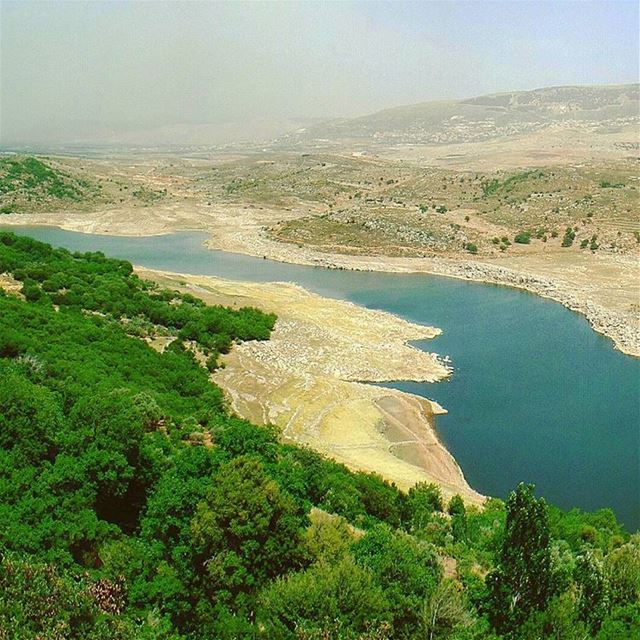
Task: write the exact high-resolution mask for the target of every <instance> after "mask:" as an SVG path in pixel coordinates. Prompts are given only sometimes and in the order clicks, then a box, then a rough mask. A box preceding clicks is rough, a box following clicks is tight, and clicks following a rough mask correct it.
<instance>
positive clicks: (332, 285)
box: [13, 227, 640, 529]
mask: <svg viewBox="0 0 640 640" xmlns="http://www.w3.org/2000/svg"><path fill="white" fill-rule="evenodd" d="M13 230H14V231H17V232H20V233H28V234H29V235H31V236H33V237H35V238H37V239H39V240H43V241H45V242H50V243H52V244H54V245H59V246H65V247H68V248H69V249H72V250H78V251H104V252H105V253H106V254H107V255H111V256H115V257H120V258H126V259H127V260H130V261H132V262H134V263H135V264H139V265H143V266H147V267H152V268H156V269H166V270H170V271H176V272H182V273H194V274H206V275H217V276H221V277H225V278H231V279H237V280H252V281H258V282H266V281H273V280H280V281H290V282H296V283H298V284H301V285H302V286H304V287H306V288H308V289H310V290H312V291H315V292H317V293H320V294H322V295H325V296H332V297H336V298H343V299H346V300H351V301H353V302H356V303H358V304H361V305H363V306H365V307H370V308H374V309H383V310H385V311H390V312H391V313H395V314H397V315H399V316H402V317H403V318H406V319H407V320H411V321H414V322H418V323H422V324H428V325H434V326H437V327H440V328H441V329H443V332H444V333H443V335H442V336H440V337H438V338H436V339H435V340H428V341H424V342H419V343H416V344H417V346H418V347H420V348H423V349H425V350H429V351H435V352H437V353H439V354H441V355H448V356H450V357H451V359H452V362H453V367H454V374H453V377H452V378H451V380H450V381H445V382H441V383H438V384H422V383H413V382H398V383H393V384H390V385H388V386H393V387H395V388H398V389H402V390H404V391H410V392H412V393H416V394H419V395H422V396H425V397H428V398H432V399H434V400H437V401H438V402H439V403H440V404H442V405H443V406H444V407H446V408H447V409H448V410H449V414H448V415H446V416H442V417H439V418H438V431H439V433H440V436H441V438H442V440H443V442H444V443H445V444H446V446H447V448H448V449H449V450H450V451H451V453H452V454H453V455H454V456H455V458H456V460H457V461H458V462H459V464H460V466H461V467H462V469H463V471H464V473H465V476H466V478H467V480H468V481H469V483H470V484H471V485H472V486H473V487H474V488H476V489H477V490H478V491H480V492H482V493H485V494H490V495H495V496H500V497H503V498H504V497H505V496H506V495H507V494H508V492H509V491H510V490H511V489H512V488H513V487H514V486H515V485H516V484H517V483H518V482H519V481H521V480H524V481H527V482H533V483H535V484H536V485H537V488H538V493H539V494H542V495H544V496H545V497H546V498H547V499H548V500H549V501H550V502H553V503H555V504H557V505H558V506H560V507H562V508H565V509H568V508H571V507H580V508H582V509H586V510H594V509H598V508H600V507H605V506H609V507H612V508H613V509H614V510H615V511H616V514H617V515H618V517H619V518H620V519H622V520H623V522H624V523H625V524H626V526H627V527H628V528H630V529H636V528H638V527H639V526H640V361H639V360H636V359H634V358H631V357H629V356H625V355H623V354H621V353H619V352H616V351H614V349H613V345H612V343H611V341H610V340H608V339H606V338H604V337H602V336H600V335H599V334H596V333H595V332H594V331H593V330H591V328H590V327H589V325H588V323H587V321H586V320H585V319H584V318H583V317H582V316H579V315H577V314H575V313H572V312H570V311H568V310H567V309H565V308H564V307H562V306H561V305H560V304H557V303H555V302H552V301H549V300H544V299H542V298H539V297H537V296H534V295H531V294H528V293H526V292H522V291H517V290H515V289H509V288H506V287H497V286H492V285H484V284H478V283H471V282H464V281H460V280H455V279H451V278H441V277H436V276H428V275H423V274H381V273H366V272H352V271H334V270H327V269H322V268H313V267H303V266H297V265H288V264H283V263H279V262H273V261H270V260H261V259H258V258H251V257H248V256H242V255H237V254H230V253H224V252H221V251H210V250H208V249H206V248H205V247H204V246H203V244H202V243H203V241H204V239H205V238H206V236H205V234H202V233H192V232H189V233H179V234H173V235H169V236H159V237H149V238H123V237H116V236H96V235H89V234H80V233H72V232H68V231H62V230H59V229H53V228H44V227H22V228H20V229H17V228H15V229H13Z"/></svg>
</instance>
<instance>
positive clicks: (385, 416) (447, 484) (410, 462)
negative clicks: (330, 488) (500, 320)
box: [135, 267, 485, 505]
mask: <svg viewBox="0 0 640 640" xmlns="http://www.w3.org/2000/svg"><path fill="white" fill-rule="evenodd" d="M135 271H136V273H138V274H139V275H140V276H141V277H145V278H149V279H151V280H154V281H155V282H158V283H159V284H161V285H163V286H170V287H172V288H177V289H179V290H183V291H187V292H189V293H191V294H192V295H195V296H197V297H200V298H202V299H203V300H205V302H207V303H209V304H226V305H231V306H244V305H247V304H250V305H251V306H257V307H258V308H262V309H263V310H265V311H270V312H275V313H276V314H277V315H278V321H277V322H276V327H275V328H274V332H273V334H272V337H271V339H270V340H268V341H262V342H255V341H254V342H247V343H241V344H239V345H236V346H234V348H233V349H232V350H231V352H230V353H229V354H227V355H225V356H223V358H222V361H223V363H224V367H223V368H220V369H219V370H217V371H216V372H214V374H213V375H212V381H213V382H215V383H216V384H218V385H219V386H220V387H221V388H222V389H223V391H224V392H225V394H226V396H227V398H228V399H229V401H230V406H231V408H232V410H233V411H234V412H235V413H236V414H238V415H239V416H241V417H243V418H245V419H247V420H250V421H251V422H253V423H255V424H267V423H271V424H276V425H277V426H279V427H280V428H281V429H282V435H283V439H284V440H285V441H289V442H292V443H296V444H298V445H303V446H310V447H311V448H313V449H315V450H317V451H320V452H321V453H324V454H325V455H328V456H329V457H331V458H333V459H335V460H337V461H338V462H341V463H343V464H346V465H347V466H348V467H349V468H351V469H357V470H361V471H366V472H371V473H378V474H379V475H381V476H382V477H384V478H386V479H387V480H389V481H392V482H395V484H396V485H397V486H399V487H400V488H402V489H404V490H407V489H409V488H410V487H411V486H412V485H414V484H415V483H416V482H436V483H437V484H438V485H439V486H440V487H441V489H442V491H443V495H444V496H445V497H446V498H447V499H448V498H450V497H451V496H453V495H455V494H456V493H459V494H460V495H462V496H463V497H464V499H465V500H466V501H467V502H469V503H472V504H477V505H481V504H482V503H483V502H484V499H485V496H483V495H481V494H480V493H478V492H476V491H475V490H474V489H472V488H471V487H470V486H469V484H468V483H467V481H466V479H465V478H464V474H463V471H462V469H461V468H460V466H459V465H458V463H457V461H456V460H455V458H454V457H453V456H452V454H451V453H450V452H449V451H448V449H447V448H446V447H445V446H444V444H443V443H442V442H441V440H440V438H439V436H438V434H437V430H436V426H435V416H436V415H438V414H441V413H446V410H444V409H443V408H442V407H440V405H438V404H437V403H436V402H433V401H431V400H427V399H425V398H422V397H419V396H416V395H414V394H410V393H405V392H402V391H399V390H397V389H388V388H385V387H378V386H375V385H373V384H368V383H366V382H362V380H363V378H366V379H367V380H369V381H370V382H383V381H391V380H415V381H428V382H437V381H439V380H443V379H445V378H446V377H448V376H449V375H450V373H451V371H450V369H449V368H448V367H447V366H446V365H445V364H444V363H443V362H442V361H441V360H440V358H439V357H438V356H437V355H435V354H431V353H427V352H424V351H422V350H419V349H417V348H415V347H412V346H411V345H410V344H409V342H410V341H412V340H416V339H425V338H427V339H428V338H433V337H435V336H437V335H439V333H440V331H439V330H438V329H435V328H432V327H426V326H422V325H417V324H413V323H410V322H407V321H405V320H403V319H401V318H398V317H397V316H395V315H393V314H390V313H387V312H384V311H374V310H369V309H366V308H364V307H359V306H358V305H355V304H353V303H351V302H346V301H342V300H335V299H332V298H324V297H322V296H320V295H318V294H315V293H311V292H309V291H307V290H306V289H304V288H302V287H300V286H298V285H293V284H289V283H266V284H265V283H249V282H238V281H233V280H225V279H222V278H218V277H215V276H199V275H189V274H186V275H185V274H179V273H171V272H166V271H160V270H153V269H147V268H143V267H136V268H135Z"/></svg>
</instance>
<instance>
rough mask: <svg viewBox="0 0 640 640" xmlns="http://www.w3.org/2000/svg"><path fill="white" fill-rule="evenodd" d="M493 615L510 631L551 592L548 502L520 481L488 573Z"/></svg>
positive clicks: (541, 605)
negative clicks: (499, 544) (496, 555)
mask: <svg viewBox="0 0 640 640" xmlns="http://www.w3.org/2000/svg"><path fill="white" fill-rule="evenodd" d="M487 585H488V587H489V617H490V620H491V622H492V624H493V625H494V627H495V628H496V630H497V631H498V632H499V633H510V632H512V631H513V630H514V629H516V628H517V627H519V626H520V625H521V624H522V623H523V622H524V621H525V620H526V619H527V617H528V616H529V615H530V614H531V612H533V611H536V610H538V611H539V610H542V609H544V608H545V607H546V606H547V603H548V601H549V598H550V595H551V590H552V589H551V548H550V535H549V518H548V514H547V505H546V503H545V501H544V499H543V498H539V499H536V498H535V496H534V486H533V485H525V484H523V483H520V484H519V485H518V487H517V488H516V490H515V491H512V492H511V494H510V495H509V499H508V501H507V521H506V528H505V534H504V541H503V544H502V549H501V551H500V554H499V559H498V564H497V567H496V569H495V570H494V571H493V572H491V574H489V576H488V577H487Z"/></svg>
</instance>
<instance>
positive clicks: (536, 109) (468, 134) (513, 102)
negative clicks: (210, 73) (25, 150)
mask: <svg viewBox="0 0 640 640" xmlns="http://www.w3.org/2000/svg"><path fill="white" fill-rule="evenodd" d="M639 99H640V85H639V84H626V85H605V86H567V87H548V88H543V89H535V90H532V91H515V92H506V93H497V94H490V95H483V96H478V97H474V98H469V99H465V100H441V101H431V102H424V103H420V104H414V105H406V106H398V107H395V108H392V109H385V110H383V111H379V112H376V113H373V114H369V115H363V116H360V117H356V118H339V119H330V120H321V119H315V120H313V119H306V120H305V119H293V118H289V119H285V118H282V119H270V118H264V119H258V120H255V119H254V120H250V121H231V122H226V123H222V124H220V123H217V124H214V123H202V124H182V123H175V124H171V125H165V126H162V127H155V128H149V129H133V130H123V131H118V130H109V129H104V130H102V131H100V132H98V133H94V134H92V135H86V136H78V137H77V138H76V139H72V140H66V139H64V140H63V139H60V140H59V144H61V145H67V144H69V145H79V146H87V147H91V146H94V145H95V146H117V147H132V148H138V149H139V148H159V149H181V148H182V149H184V148H194V147H199V148H207V147H214V148H220V147H231V148H233V147H235V146H237V145H240V146H241V147H243V148H245V149H246V148H248V147H249V148H250V147H252V146H257V147H260V148H263V147H268V148H270V149H273V150H293V149H296V150H298V149H307V148H311V149H317V148H346V147H352V148H353V149H354V150H358V149H361V148H363V147H364V148H369V147H373V148H378V149H383V148H384V147H388V146H395V145H407V144H409V145H447V144H461V143H463V144H464V143H482V142H484V141H491V140H499V139H502V138H504V139H509V138H511V137H513V136H522V135H528V134H532V133H536V132H541V131H546V130H549V129H562V130H565V131H566V130H571V129H574V130H577V131H582V132H584V131H590V132H591V133H599V134H604V133H621V132H624V131H625V129H626V128H629V127H630V126H631V127H633V126H634V125H637V123H638V122H639V121H640V117H639V115H640V107H639V104H640V102H639ZM629 131H630V133H633V131H634V130H633V129H629ZM627 137H629V136H627ZM634 140H635V142H636V143H637V135H636V136H635V137H634V136H631V137H629V140H628V141H624V144H625V146H630V147H631V148H633V147H634ZM627 143H628V144H627ZM635 146H637V144H636V145H635Z"/></svg>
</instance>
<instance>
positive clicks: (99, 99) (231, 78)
mask: <svg viewBox="0 0 640 640" xmlns="http://www.w3.org/2000/svg"><path fill="white" fill-rule="evenodd" d="M0 7H1V12H0V23H1V30H0V35H1V41H0V55H1V66H0V80H1V86H0V91H1V103H0V107H1V111H0V141H2V142H5V143H16V142H34V141H35V142H37V141H48V140H54V139H65V140H74V139H78V138H82V137H83V136H85V135H96V134H97V133H101V132H103V131H109V130H114V131H122V130H127V129H141V128H153V127H159V126H164V125H173V124H178V123H187V124H202V123H214V124H217V123H225V122H228V121H248V120H255V119H267V120H270V119H284V118H300V117H302V118H305V117H329V116H353V115H359V114H363V113H368V112H372V111H375V110H378V109H381V108H385V107H390V106H397V105H401V104H408V103H414V102H421V101H426V100H433V99H439V98H457V97H469V96H473V95H479V94H482V93H488V92H495V91H504V90H512V89H531V88H536V87H542V86H548V85H561V84H609V83H627V82H637V81H638V58H639V50H638V20H639V18H638V4H637V2H636V1H635V0H632V1H629V2H626V1H616V0H606V1H599V2H581V1H565V2H556V1H544V2H540V1H526V0H524V1H522V0H512V1H511V2H488V1H484V0H482V1H480V0H479V1H477V2H462V1H454V0H452V1H450V2H428V1H424V2H414V3H409V2H355V3H347V2H344V3H343V2H340V3H337V2H335V3H334V2H289V3H267V2H252V3H249V2H246V3H245V2H115V1H112V2H55V1H54V2H46V3H41V2H29V1H25V0H23V1H21V2H14V1H4V0H2V2H0Z"/></svg>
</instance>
